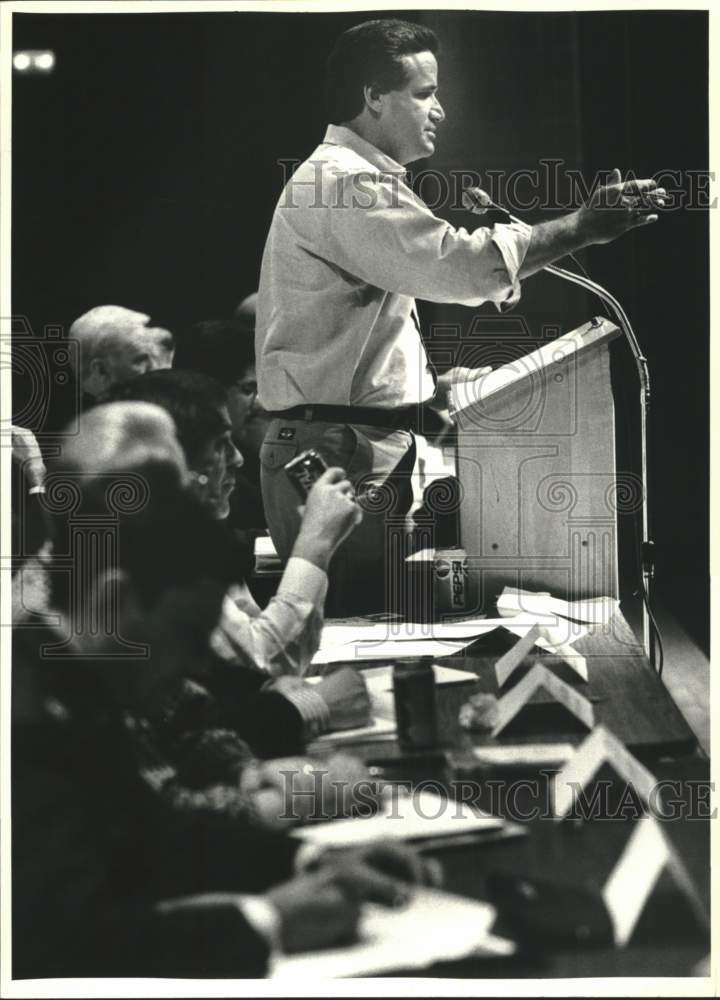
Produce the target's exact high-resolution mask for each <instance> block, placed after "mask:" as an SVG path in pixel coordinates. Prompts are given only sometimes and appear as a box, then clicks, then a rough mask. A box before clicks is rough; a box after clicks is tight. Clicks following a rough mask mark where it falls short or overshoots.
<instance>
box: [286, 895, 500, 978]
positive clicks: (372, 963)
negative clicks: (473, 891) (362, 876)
mask: <svg viewBox="0 0 720 1000" xmlns="http://www.w3.org/2000/svg"><path fill="white" fill-rule="evenodd" d="M495 916H496V911H495V908H494V907H492V906H490V904H489V903H481V902H477V901H475V900H471V899H463V898H462V897H461V896H453V895H450V894H449V893H446V892H440V891H439V890H437V889H418V890H417V891H416V892H415V894H414V896H413V898H412V899H411V901H410V903H409V904H408V905H407V906H405V907H403V908H402V909H400V910H396V909H391V908H389V907H384V906H379V905H375V904H368V905H367V906H366V907H365V909H364V910H363V914H362V916H361V918H360V925H359V929H358V940H357V941H356V942H354V943H352V944H347V945H341V946H340V947H336V948H327V949H324V950H322V951H312V952H307V953H304V954H300V955H290V956H283V957H280V958H278V959H276V960H275V961H274V963H273V966H272V969H271V971H270V978H271V979H282V980H293V981H294V982H295V983H300V982H308V981H310V980H319V979H337V978H342V977H350V976H378V975H381V974H382V973H384V972H392V971H393V970H396V969H397V970H400V969H401V970H405V969H423V968H427V967H428V966H430V965H432V964H433V962H441V961H452V960H453V959H461V958H466V957H468V956H474V955H477V956H478V957H485V956H505V955H512V954H513V952H514V951H515V945H514V943H513V942H512V941H508V940H507V939H506V938H501V937H497V936H496V935H494V934H491V933H490V928H491V927H492V925H493V923H494V922H495Z"/></svg>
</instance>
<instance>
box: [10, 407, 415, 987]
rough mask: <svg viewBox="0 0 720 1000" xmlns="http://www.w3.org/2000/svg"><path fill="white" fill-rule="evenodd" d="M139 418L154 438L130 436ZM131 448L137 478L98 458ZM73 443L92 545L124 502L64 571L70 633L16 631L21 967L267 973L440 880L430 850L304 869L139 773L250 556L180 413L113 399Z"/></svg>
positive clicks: (298, 859)
mask: <svg viewBox="0 0 720 1000" xmlns="http://www.w3.org/2000/svg"><path fill="white" fill-rule="evenodd" d="M110 409H115V414H113V415H110V416H109V415H108V413H107V411H108V410H110ZM101 411H106V412H104V413H103V412H101ZM130 425H134V427H135V428H136V429H137V427H139V426H140V427H142V428H143V431H144V434H143V443H142V444H141V443H140V442H139V441H138V438H137V437H133V436H132V435H131V439H130V440H129V441H125V440H124V436H125V435H126V434H127V430H128V426H130ZM124 443H127V444H128V446H129V447H128V450H127V452H126V453H125V454H126V464H124V466H123V470H122V471H120V472H118V471H117V469H115V470H113V467H112V465H111V464H108V462H107V461H106V460H100V461H98V462H96V463H93V462H92V461H91V459H90V458H89V457H88V456H90V455H95V456H96V457H98V456H100V455H101V454H105V455H106V456H107V454H108V452H114V454H115V458H116V459H117V455H118V454H119V450H120V448H121V446H122V445H123V444H124ZM73 445H74V448H70V449H69V451H70V454H69V456H67V457H68V461H67V462H66V464H65V465H64V466H63V467H62V469H61V471H62V473H64V474H66V475H67V476H69V477H70V479H71V480H72V479H73V476H74V475H75V473H80V472H82V474H80V475H79V476H78V478H77V479H76V480H75V481H74V484H73V485H74V490H72V491H71V492H73V493H74V495H77V496H78V497H79V504H80V506H81V508H82V513H83V517H82V521H81V523H80V524H78V525H77V527H76V541H80V540H82V542H83V543H84V547H85V549H86V551H90V550H92V549H93V548H94V541H95V540H96V539H95V536H96V535H97V531H98V528H97V526H96V525H97V524H100V525H101V529H102V528H103V527H106V525H107V514H108V510H110V511H112V512H113V513H114V514H115V521H114V523H115V524H116V527H117V536H116V537H117V540H118V542H119V544H117V546H115V547H114V550H113V555H112V557H111V558H109V559H107V560H106V561H104V560H103V559H102V558H99V559H89V560H79V559H77V560H71V561H69V562H68V563H66V564H65V565H64V569H65V570H66V572H65V573H54V574H53V575H52V579H53V592H54V607H55V608H56V609H57V610H59V611H61V612H62V613H63V614H64V616H65V620H66V622H69V623H70V626H71V627H70V628H69V630H67V629H62V628H60V629H58V625H57V624H55V622H54V621H53V620H49V621H48V624H47V625H46V627H45V629H44V630H33V629H30V630H28V629H19V630H17V631H16V633H15V635H14V640H15V645H14V663H13V675H12V677H13V697H12V723H13V725H12V822H13V841H12V878H13V893H12V898H13V977H14V978H18V979H24V978H31V977H32V978H41V977H54V976H72V977H74V976H95V977H103V976H141V975H144V976H206V977H222V976H257V975H262V974H263V973H264V972H265V970H266V967H267V962H268V959H269V957H270V955H271V953H272V950H273V948H276V947H278V946H279V947H281V948H283V949H284V950H287V951H291V950H304V949H309V948H317V947H322V946H325V945H332V944H334V943H337V942H339V941H342V940H345V939H347V938H348V937H351V936H352V934H353V933H354V931H355V928H356V924H357V919H358V914H359V904H360V902H361V901H362V900H363V899H365V898H375V899H379V900H380V901H383V902H395V901H396V900H397V897H398V896H400V897H402V896H406V895H407V882H408V881H410V880H415V879H418V878H420V877H422V875H423V872H422V868H421V867H420V865H419V863H418V861H417V860H416V859H415V858H414V857H413V856H412V855H408V854H402V855H401V854H398V853H397V852H391V853H388V852H387V850H382V849H379V848H375V849H374V850H372V851H370V852H367V853H366V854H365V855H364V856H363V855H357V854H356V855H345V856H341V857H338V856H337V855H336V856H334V857H333V856H325V857H321V858H320V859H317V862H316V868H315V870H314V871H313V872H309V871H306V872H305V873H301V874H298V875H294V874H293V873H294V872H297V871H298V870H300V871H302V861H303V858H302V855H301V853H300V852H299V850H298V847H297V844H296V843H295V842H293V841H292V840H291V839H289V838H286V837H284V836H282V835H280V834H278V833H272V832H271V831H268V830H261V831H259V830H258V829H257V828H256V827H253V826H252V825H250V824H243V825H238V824H237V823H236V822H228V817H227V816H226V815H224V814H221V813H220V814H219V813H217V812H214V811H212V810H207V809H202V808H196V809H194V810H192V811H186V812H184V813H178V812H177V811H173V810H170V809H168V808H167V804H166V803H165V802H164V801H163V800H162V798H160V797H158V796H157V795H154V794H153V793H152V791H151V789H150V788H149V787H148V785H147V783H146V782H144V781H143V780H142V779H141V778H140V776H139V773H138V768H137V759H136V748H135V746H134V744H133V742H132V740H131V739H130V738H129V735H128V729H127V724H126V718H127V714H128V713H131V714H133V715H135V716H136V717H141V715H142V711H143V708H144V706H145V705H147V704H148V702H149V701H152V699H153V698H154V697H155V695H156V692H157V690H158V689H159V688H162V687H163V686H164V684H165V682H166V681H167V679H168V678H169V677H172V676H174V675H182V674H183V673H184V672H185V671H186V670H187V669H188V666H189V664H190V663H192V662H193V660H194V659H195V658H196V657H201V656H202V655H203V651H204V650H205V649H206V647H207V641H208V640H207V636H208V633H209V631H210V629H211V628H212V626H213V623H214V622H215V620H216V618H217V615H218V613H219V609H220V604H221V602H222V600H223V594H224V592H225V589H226V587H227V585H228V582H229V580H231V579H232V574H233V566H232V559H231V558H230V555H229V553H228V551H227V544H226V538H225V536H224V534H223V532H222V531H221V529H220V526H219V525H217V524H216V523H214V522H213V521H211V520H210V519H209V518H207V516H206V515H205V514H204V512H203V511H202V510H201V509H200V508H199V506H198V505H197V504H196V503H195V502H194V501H193V500H192V498H191V497H190V496H189V495H188V494H187V492H186V491H183V490H182V488H181V487H182V482H183V479H184V470H183V467H182V456H181V455H180V454H179V449H178V447H177V444H176V442H175V440H174V436H173V429H172V427H171V425H170V421H168V420H167V419H166V417H165V415H164V414H162V413H161V412H159V411H157V410H156V409H155V408H152V407H138V406H130V407H129V408H127V407H126V408H124V409H123V407H122V406H120V409H119V410H118V409H117V408H111V407H100V408H98V409H97V410H95V411H93V413H91V414H88V415H87V416H86V417H85V418H84V419H83V422H82V425H81V430H80V434H79V436H78V439H77V440H75V441H74V442H73ZM136 460H137V461H136ZM139 476H141V477H142V484H143V490H142V491H141V492H140V493H138V484H139V478H138V477H139ZM96 517H97V518H98V521H97V522H94V518H96ZM178 537H182V538H183V539H185V540H186V543H185V544H183V545H178V544H177V539H178ZM77 551H80V548H78V550H77ZM97 551H98V552H102V551H106V552H108V551H110V550H103V549H102V547H100V548H99V549H98V550H97ZM73 600H74V601H76V602H77V603H75V604H73ZM79 611H80V612H82V614H80V615H78V612H79ZM89 621H92V622H93V625H96V626H97V627H92V628H91V627H89V626H88V624H87V623H88V622H89ZM39 632H41V633H42V636H41V635H40V634H38V633H39ZM53 638H54V639H55V640H56V641H55V643H53V642H52V639H53ZM121 651H122V652H123V653H124V655H119V652H121ZM133 653H134V654H135V655H133ZM138 653H139V654H140V655H138ZM388 871H393V872H394V873H395V874H394V875H388V874H387V872H388ZM383 872H385V874H383ZM240 893H255V894H257V893H262V895H239V894H240Z"/></svg>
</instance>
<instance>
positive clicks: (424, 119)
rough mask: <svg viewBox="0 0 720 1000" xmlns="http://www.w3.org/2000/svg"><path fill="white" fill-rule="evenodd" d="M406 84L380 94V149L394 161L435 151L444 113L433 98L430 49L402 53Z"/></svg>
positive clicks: (434, 68)
mask: <svg viewBox="0 0 720 1000" xmlns="http://www.w3.org/2000/svg"><path fill="white" fill-rule="evenodd" d="M402 62H403V65H404V67H405V74H406V83H405V86H404V87H402V89H400V90H391V91H389V92H388V93H387V94H384V95H383V98H384V100H383V108H382V112H381V120H382V122H383V126H384V132H385V135H386V137H387V142H386V143H384V150H385V152H387V153H388V154H389V155H390V156H392V158H393V159H394V160H396V161H397V162H398V163H402V164H406V163H411V162H412V161H413V160H420V159H422V158H423V157H425V156H431V155H432V154H433V153H434V152H435V141H436V138H437V127H438V125H439V124H440V122H442V121H444V119H445V112H444V111H443V108H442V105H441V104H440V102H439V100H438V98H437V75H438V66H437V60H436V59H435V56H434V55H433V54H432V52H416V53H414V54H413V55H411V56H403V57H402Z"/></svg>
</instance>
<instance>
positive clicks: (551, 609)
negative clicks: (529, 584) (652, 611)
mask: <svg viewBox="0 0 720 1000" xmlns="http://www.w3.org/2000/svg"><path fill="white" fill-rule="evenodd" d="M618 605H619V601H617V600H616V599H615V598H613V597H592V598H587V599H584V600H580V601H573V602H572V603H569V602H568V601H561V600H560V599H559V598H557V597H552V596H551V595H550V594H547V593H542V594H536V593H533V592H532V591H531V590H518V589H516V588H515V587H505V589H504V590H503V592H502V594H501V595H500V597H499V598H498V602H497V609H498V611H499V612H500V614H501V615H503V616H509V617H512V616H514V615H517V614H521V613H522V612H526V613H530V614H537V615H542V616H543V617H548V618H555V617H560V618H574V619H575V620H576V621H581V622H588V623H589V624H591V625H607V624H608V622H609V621H610V619H611V618H612V616H613V614H614V613H615V611H617V608H618Z"/></svg>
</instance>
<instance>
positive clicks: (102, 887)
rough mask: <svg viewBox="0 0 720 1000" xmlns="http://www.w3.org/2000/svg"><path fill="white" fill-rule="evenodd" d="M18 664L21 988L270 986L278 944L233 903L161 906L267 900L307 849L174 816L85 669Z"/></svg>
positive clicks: (33, 650) (32, 634) (15, 740)
mask: <svg viewBox="0 0 720 1000" xmlns="http://www.w3.org/2000/svg"><path fill="white" fill-rule="evenodd" d="M37 632H38V630H34V629H33V630H27V631H26V630H21V631H20V632H18V633H16V642H15V650H14V662H13V737H12V812H13V815H12V829H13V849H12V863H13V872H12V877H13V976H14V977H16V978H36V977H49V976H96V977H103V976H188V977H193V976H198V977H218V976H221V977H222V976H257V975H262V974H263V973H264V970H265V967H266V961H267V945H266V943H265V941H264V940H263V939H262V938H261V937H260V936H259V935H258V934H257V933H256V932H255V931H254V930H253V929H252V928H251V927H250V925H249V924H248V923H247V921H246V920H245V919H244V917H243V916H242V915H241V913H240V911H239V910H238V909H237V908H236V907H235V906H233V905H231V904H225V903H220V904H217V903H215V904H212V905H206V906H194V907H192V908H189V909H185V910H184V911H182V912H177V913H175V914H173V915H163V914H161V913H160V912H159V911H158V909H157V904H158V902H159V901H161V900H166V899H170V898H177V897H182V896H185V895H190V894H194V893H207V892H216V891H220V892H222V891H225V892H232V891H236V892H240V891H242V892H258V891H262V890H263V889H265V888H266V887H268V886H269V885H272V884H275V883H278V882H280V881H283V880H284V879H285V878H287V877H289V875H290V874H291V870H292V859H293V857H294V854H295V851H296V845H295V844H294V843H293V842H292V841H291V840H290V839H289V838H286V837H285V836H283V835H281V834H273V833H271V832H269V831H267V830H263V831H259V830H257V829H256V828H253V827H251V826H250V825H243V824H238V823H237V822H230V821H228V820H227V819H226V818H224V817H223V816H222V814H217V813H210V812H207V813H206V812H204V811H202V810H198V811H194V812H192V813H186V814H180V815H178V814H177V813H175V812H173V811H171V810H170V809H169V808H168V807H167V806H166V805H165V803H164V802H163V800H162V799H161V798H160V797H159V796H157V795H154V794H153V793H152V792H151V791H150V789H149V788H148V787H147V785H145V784H144V783H143V782H142V781H141V779H140V778H139V775H138V769H137V761H136V759H135V757H134V754H133V748H132V745H131V744H130V742H129V740H128V737H127V733H126V730H125V727H124V726H123V724H122V720H121V718H120V717H119V714H118V712H117V711H116V709H115V708H114V706H113V705H112V703H111V702H110V701H109V699H108V698H107V697H106V695H105V693H104V691H103V689H102V687H101V685H100V684H99V682H98V673H97V670H93V669H90V668H89V667H88V666H87V665H85V664H83V663H81V662H77V661H76V662H73V663H68V664H62V663H55V662H53V661H45V662H43V661H41V660H39V658H38V656H37V648H38V635H37Z"/></svg>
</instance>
